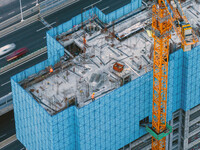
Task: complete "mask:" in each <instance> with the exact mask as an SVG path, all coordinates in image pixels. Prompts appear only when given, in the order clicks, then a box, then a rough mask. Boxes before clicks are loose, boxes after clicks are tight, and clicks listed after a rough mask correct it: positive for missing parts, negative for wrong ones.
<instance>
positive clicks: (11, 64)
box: [0, 46, 47, 74]
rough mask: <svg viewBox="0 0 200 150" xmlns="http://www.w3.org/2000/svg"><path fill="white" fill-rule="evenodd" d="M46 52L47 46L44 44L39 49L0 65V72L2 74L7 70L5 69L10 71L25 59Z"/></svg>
mask: <svg viewBox="0 0 200 150" xmlns="http://www.w3.org/2000/svg"><path fill="white" fill-rule="evenodd" d="M46 52H47V47H46V46H45V47H43V48H41V49H39V50H37V51H35V52H33V53H30V54H28V55H27V56H24V57H22V58H21V59H18V60H16V61H14V62H12V63H10V64H8V65H6V66H4V67H2V68H0V74H3V73H5V72H7V71H10V70H11V69H13V68H16V67H18V66H19V65H20V64H22V63H23V62H26V61H28V60H30V59H34V58H36V57H37V56H38V55H41V54H44V53H46Z"/></svg>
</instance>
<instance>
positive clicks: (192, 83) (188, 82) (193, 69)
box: [181, 46, 200, 111]
mask: <svg viewBox="0 0 200 150" xmlns="http://www.w3.org/2000/svg"><path fill="white" fill-rule="evenodd" d="M199 56H200V46H197V47H195V48H194V49H193V50H192V51H189V52H184V54H183V74H182V78H183V79H182V92H181V93H182V97H181V98H182V107H183V109H184V110H186V111H187V110H189V109H191V108H193V107H195V106H196V105H198V104H199V103H200V58H199Z"/></svg>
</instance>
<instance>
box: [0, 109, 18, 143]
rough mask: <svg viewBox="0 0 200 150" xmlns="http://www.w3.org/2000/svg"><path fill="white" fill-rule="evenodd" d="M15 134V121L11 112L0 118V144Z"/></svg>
mask: <svg viewBox="0 0 200 150" xmlns="http://www.w3.org/2000/svg"><path fill="white" fill-rule="evenodd" d="M14 134H15V121H14V114H13V111H10V112H8V113H6V114H4V115H2V116H1V117H0V142H2V141H4V140H5V139H7V138H9V137H10V136H12V135H14Z"/></svg>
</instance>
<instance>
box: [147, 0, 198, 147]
mask: <svg viewBox="0 0 200 150" xmlns="http://www.w3.org/2000/svg"><path fill="white" fill-rule="evenodd" d="M174 1H176V4H175V3H174ZM174 1H171V0H156V2H155V4H154V5H153V7H152V37H153V38H154V56H153V57H154V61H153V104H152V107H153V108H152V127H148V126H146V130H147V131H148V132H149V133H150V134H151V135H152V150H165V147H166V143H165V142H166V136H167V135H169V134H170V133H171V132H172V127H171V126H169V125H168V124H167V122H166V116H167V82H168V60H169V40H170V39H171V30H172V27H173V29H174V30H175V31H176V34H177V35H178V37H179V38H180V40H181V44H182V48H183V50H184V51H189V50H191V48H192V45H193V44H195V43H196V42H197V41H198V39H197V37H196V35H195V34H194V32H193V31H192V29H191V27H190V24H189V22H188V20H187V18H186V17H185V16H184V14H183V11H182V9H181V6H178V7H177V6H175V5H180V2H179V1H178V0H174Z"/></svg>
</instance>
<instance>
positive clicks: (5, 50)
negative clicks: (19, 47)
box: [0, 43, 16, 56]
mask: <svg viewBox="0 0 200 150" xmlns="http://www.w3.org/2000/svg"><path fill="white" fill-rule="evenodd" d="M15 48H16V45H15V44H14V43H11V44H8V45H5V46H3V47H1V48H0V56H2V55H5V54H7V53H8V52H10V51H12V50H14V49H15Z"/></svg>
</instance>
